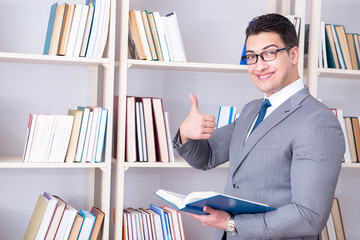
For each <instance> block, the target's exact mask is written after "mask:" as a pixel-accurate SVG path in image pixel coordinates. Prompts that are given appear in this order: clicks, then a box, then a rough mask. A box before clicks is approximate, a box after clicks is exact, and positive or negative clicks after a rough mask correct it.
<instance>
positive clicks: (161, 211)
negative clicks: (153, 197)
mask: <svg viewBox="0 0 360 240" xmlns="http://www.w3.org/2000/svg"><path fill="white" fill-rule="evenodd" d="M150 209H151V210H153V211H154V212H156V213H157V214H159V215H160V219H161V226H162V230H163V231H162V232H163V237H164V239H167V240H171V238H169V235H168V232H169V229H168V228H167V224H166V220H165V211H164V209H162V208H161V207H158V206H156V205H154V204H151V205H150ZM170 237H171V236H170Z"/></svg>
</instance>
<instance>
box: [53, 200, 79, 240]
mask: <svg viewBox="0 0 360 240" xmlns="http://www.w3.org/2000/svg"><path fill="white" fill-rule="evenodd" d="M76 214H77V211H76V209H75V208H74V207H73V206H71V205H69V204H67V205H66V207H65V210H64V214H63V217H62V219H61V221H60V224H59V228H58V232H57V233H56V236H55V240H63V239H68V238H69V235H70V231H71V228H72V226H73V223H74V220H75V217H76Z"/></svg>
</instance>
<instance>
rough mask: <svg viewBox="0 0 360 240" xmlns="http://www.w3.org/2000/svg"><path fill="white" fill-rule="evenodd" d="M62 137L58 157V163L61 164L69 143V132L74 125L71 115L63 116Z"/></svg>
mask: <svg viewBox="0 0 360 240" xmlns="http://www.w3.org/2000/svg"><path fill="white" fill-rule="evenodd" d="M63 117H64V120H65V123H64V127H65V130H64V136H63V138H62V142H61V148H60V153H59V155H58V161H57V162H59V163H63V162H65V157H66V153H67V150H68V147H69V142H70V136H71V131H72V126H73V123H74V116H71V115H64V116H63Z"/></svg>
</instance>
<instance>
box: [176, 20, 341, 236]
mask: <svg viewBox="0 0 360 240" xmlns="http://www.w3.org/2000/svg"><path fill="white" fill-rule="evenodd" d="M298 58H299V49H298V40H297V36H296V32H295V29H294V26H293V25H292V23H291V22H290V21H288V19H287V18H285V17H283V16H281V15H279V14H267V15H263V16H260V17H257V18H254V19H253V20H252V21H251V22H250V24H249V26H248V27H247V29H246V55H245V56H243V57H242V59H243V60H244V62H245V63H246V64H247V67H248V72H249V74H250V76H251V78H252V80H253V82H254V83H255V85H256V86H257V88H258V89H259V90H260V91H261V92H263V93H264V95H265V98H266V99H267V100H266V101H264V99H258V100H254V101H252V102H250V103H248V104H247V105H246V106H245V107H244V108H243V109H242V111H241V114H240V116H239V118H238V119H237V120H236V121H235V122H233V123H231V124H229V125H227V126H224V127H222V128H219V129H217V130H216V131H215V130H214V127H215V118H214V117H213V116H210V115H205V114H201V113H200V112H199V111H198V107H197V99H196V97H195V96H194V95H191V99H192V107H191V110H190V113H189V115H188V116H187V118H186V119H185V120H184V122H183V123H182V124H181V126H180V129H179V131H178V133H177V136H176V137H175V139H174V146H175V148H176V149H177V151H178V153H179V154H180V155H181V156H182V157H183V158H184V159H185V160H186V161H187V162H188V163H189V164H190V165H191V166H192V167H194V168H198V169H203V170H208V169H211V168H214V167H216V166H218V165H220V164H222V163H224V162H227V161H229V174H228V179H227V183H226V187H225V194H228V195H232V196H235V197H240V198H244V199H247V200H251V201H256V202H261V203H265V204H267V205H269V206H271V207H275V208H277V209H276V210H274V211H271V212H267V213H260V214H242V215H236V216H230V214H229V213H227V212H224V211H220V210H216V209H212V208H210V207H205V208H204V211H206V212H208V213H209V215H194V214H191V216H192V217H193V218H195V219H197V220H199V221H201V222H202V223H203V224H204V225H205V226H209V227H214V228H217V229H218V230H217V233H216V239H219V240H220V239H228V240H232V239H234V240H235V239H318V238H319V233H320V232H321V230H322V229H323V227H324V226H325V224H326V221H327V219H328V216H329V213H330V210H331V206H332V202H333V197H334V192H335V187H336V183H337V180H338V176H339V172H340V169H341V162H342V157H343V154H344V151H345V143H344V137H343V133H342V130H341V127H340V124H339V122H338V120H337V118H336V116H335V115H334V114H333V113H332V112H331V111H330V110H329V109H328V108H327V107H326V106H325V105H323V104H322V103H320V102H318V101H317V100H316V99H315V98H313V97H312V96H311V95H310V94H309V91H308V88H307V87H305V86H304V84H303V80H302V79H301V78H300V77H299V73H298ZM263 101H264V102H266V103H267V104H262V102H263ZM268 101H270V103H268ZM262 105H264V106H265V107H263V108H262V110H260V108H261V106H262ZM266 108H267V109H266ZM265 109H266V110H265ZM259 110H260V113H259ZM265 112H266V114H265ZM258 115H259V116H258ZM261 115H263V116H264V117H265V119H264V120H263V121H262V122H261V120H260V119H259V120H257V119H258V118H261ZM255 122H260V124H258V123H255ZM255 124H256V125H257V126H256V127H255V128H254V125H255ZM224 230H226V231H224Z"/></svg>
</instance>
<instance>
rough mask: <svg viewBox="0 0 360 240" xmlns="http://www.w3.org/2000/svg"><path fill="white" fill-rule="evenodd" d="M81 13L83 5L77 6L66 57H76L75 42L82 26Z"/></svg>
mask: <svg viewBox="0 0 360 240" xmlns="http://www.w3.org/2000/svg"><path fill="white" fill-rule="evenodd" d="M81 12H82V5H80V4H75V10H74V16H73V20H72V24H71V29H70V34H69V41H68V45H67V48H66V53H65V56H68V57H72V56H73V55H74V49H75V42H76V37H77V33H78V31H79V25H80V17H81Z"/></svg>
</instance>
